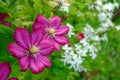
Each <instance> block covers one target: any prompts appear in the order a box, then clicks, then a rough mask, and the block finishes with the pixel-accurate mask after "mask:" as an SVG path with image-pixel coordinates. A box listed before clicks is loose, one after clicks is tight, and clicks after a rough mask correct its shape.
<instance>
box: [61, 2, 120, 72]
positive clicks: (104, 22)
mask: <svg viewBox="0 0 120 80" xmlns="http://www.w3.org/2000/svg"><path fill="white" fill-rule="evenodd" d="M118 6H119V4H118V3H117V2H116V1H114V3H111V2H107V1H106V0H96V1H95V2H94V4H93V5H91V6H88V8H89V9H90V10H97V11H98V13H96V14H94V16H95V17H98V21H99V23H100V24H99V25H100V26H99V27H98V28H97V29H93V27H92V26H91V25H89V24H86V26H85V28H84V30H83V31H81V32H79V33H78V35H77V38H78V39H79V40H80V42H78V43H75V44H73V45H71V46H69V45H65V46H63V48H62V49H63V50H64V51H65V52H64V53H63V55H62V59H61V61H63V62H64V64H69V65H70V68H73V69H74V70H75V71H78V72H81V71H87V68H85V67H84V64H83V63H84V61H85V60H86V59H87V57H89V56H91V58H92V59H95V58H96V57H97V53H98V51H99V50H100V49H101V46H100V42H101V41H108V38H107V34H106V33H104V32H105V31H107V30H109V29H110V28H111V27H113V26H115V25H114V24H113V22H112V17H113V12H114V10H115V9H116V8H118ZM78 16H79V15H78ZM68 26H69V27H70V32H69V33H68V37H69V38H71V36H76V35H75V32H74V30H71V28H73V26H71V25H70V24H69V25H68ZM115 28H116V29H117V30H120V26H119V25H118V26H117V27H115ZM73 29H74V28H73ZM101 33H103V34H102V35H101Z"/></svg>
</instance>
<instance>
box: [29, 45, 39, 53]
mask: <svg viewBox="0 0 120 80" xmlns="http://www.w3.org/2000/svg"><path fill="white" fill-rule="evenodd" d="M38 50H39V49H38V48H37V47H36V46H33V47H31V48H30V53H31V54H34V53H36V52H38Z"/></svg>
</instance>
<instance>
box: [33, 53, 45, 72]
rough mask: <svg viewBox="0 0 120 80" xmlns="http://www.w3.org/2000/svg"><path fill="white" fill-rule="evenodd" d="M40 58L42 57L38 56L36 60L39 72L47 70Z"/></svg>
mask: <svg viewBox="0 0 120 80" xmlns="http://www.w3.org/2000/svg"><path fill="white" fill-rule="evenodd" d="M40 56H41V55H40V54H39V55H38V56H37V58H36V61H35V63H36V66H37V67H38V68H39V72H41V71H43V70H44V68H45V65H44V64H43V63H42V61H41V59H40V58H39V57H40ZM39 72H38V73H39Z"/></svg>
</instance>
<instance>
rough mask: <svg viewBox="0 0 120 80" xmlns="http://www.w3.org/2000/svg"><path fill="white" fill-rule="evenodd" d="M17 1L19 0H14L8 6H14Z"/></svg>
mask: <svg viewBox="0 0 120 80" xmlns="http://www.w3.org/2000/svg"><path fill="white" fill-rule="evenodd" d="M16 1H17V0H14V1H13V2H12V3H11V4H10V5H9V6H8V8H9V7H10V6H12V5H13V4H14V3H15V2H16Z"/></svg>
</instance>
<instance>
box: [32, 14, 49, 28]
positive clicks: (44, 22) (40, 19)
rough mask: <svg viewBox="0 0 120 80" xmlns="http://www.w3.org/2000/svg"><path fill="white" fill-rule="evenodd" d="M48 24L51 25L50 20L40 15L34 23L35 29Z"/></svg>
mask: <svg viewBox="0 0 120 80" xmlns="http://www.w3.org/2000/svg"><path fill="white" fill-rule="evenodd" d="M48 26H49V23H48V20H47V19H46V18H45V17H44V16H42V15H38V16H37V17H36V20H35V22H34V24H33V29H38V28H40V27H43V28H45V27H48Z"/></svg>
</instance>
